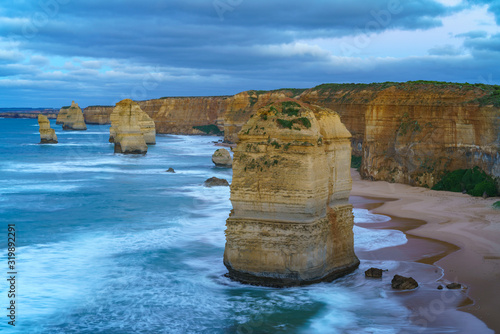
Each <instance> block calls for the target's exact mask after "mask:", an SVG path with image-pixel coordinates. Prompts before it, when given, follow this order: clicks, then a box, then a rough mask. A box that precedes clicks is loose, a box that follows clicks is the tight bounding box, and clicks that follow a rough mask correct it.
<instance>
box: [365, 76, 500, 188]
mask: <svg viewBox="0 0 500 334" xmlns="http://www.w3.org/2000/svg"><path fill="white" fill-rule="evenodd" d="M484 95H485V93H484V92H483V91H482V90H481V89H479V88H476V89H474V88H470V87H469V88H467V89H463V88H460V87H458V86H444V87H429V86H427V87H425V86H421V87H418V89H412V90H409V89H404V87H391V88H388V89H385V90H383V91H381V92H379V93H378V94H377V96H376V97H375V98H374V99H373V100H372V101H371V102H370V105H369V107H368V109H367V112H366V114H365V120H366V130H365V136H364V142H363V162H362V166H361V169H360V172H361V175H362V176H363V177H365V178H370V179H374V180H385V181H389V182H398V183H407V184H411V185H417V186H429V187H432V186H433V185H434V184H435V183H437V182H438V181H439V179H440V177H441V176H442V174H443V171H452V170H456V169H467V168H473V167H474V166H479V167H481V168H482V169H483V170H484V171H486V172H487V173H488V174H489V175H493V176H495V177H500V109H499V108H496V107H494V106H493V105H483V106H481V105H480V104H479V103H478V102H476V99H477V98H481V97H482V96H484Z"/></svg>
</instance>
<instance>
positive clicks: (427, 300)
mask: <svg viewBox="0 0 500 334" xmlns="http://www.w3.org/2000/svg"><path fill="white" fill-rule="evenodd" d="M352 179H353V188H352V192H351V195H352V196H353V198H354V201H356V196H363V197H367V198H373V199H374V200H373V201H372V202H373V203H375V204H370V201H369V200H368V201H366V200H365V201H364V203H361V202H363V201H362V200H358V205H357V206H358V207H360V206H361V207H363V206H364V207H367V208H369V209H371V210H372V212H374V213H380V214H386V215H389V216H391V217H393V218H395V217H399V218H409V219H407V220H404V219H403V220H401V219H399V218H395V220H396V221H397V224H398V225H399V227H400V228H399V229H400V230H402V231H403V232H405V233H406V234H407V235H408V237H409V238H408V244H407V245H405V247H399V248H398V247H396V248H395V249H392V250H387V249H386V250H385V251H384V252H385V254H386V255H387V257H389V258H391V257H392V258H395V259H397V258H398V257H401V258H402V259H403V260H409V259H410V260H414V261H416V262H420V263H426V264H434V265H436V266H438V267H440V268H442V274H443V275H442V277H441V278H440V279H439V280H437V281H436V282H435V283H433V284H434V285H435V286H436V290H435V291H431V290H430V289H427V290H425V289H422V290H421V291H420V292H419V293H420V294H421V296H420V297H418V294H417V293H416V292H415V293H413V296H412V297H410V298H409V300H408V301H407V303H409V304H411V303H414V304H415V310H423V313H422V315H419V316H418V317H415V319H414V322H415V323H417V324H421V325H422V326H425V324H426V323H428V322H436V321H446V319H451V321H453V322H454V323H456V322H457V321H463V326H462V324H461V326H460V327H462V328H464V330H463V332H464V333H467V332H475V333H483V332H485V329H484V328H482V329H481V328H478V327H477V324H475V325H474V326H475V327H471V328H470V329H468V326H469V325H470V324H471V323H473V322H474V321H473V319H472V318H473V317H470V314H472V315H474V316H476V317H477V318H479V319H480V320H481V321H483V322H484V323H485V324H486V325H487V326H488V327H489V328H490V329H492V330H494V331H495V332H498V333H500V311H499V310H500V211H499V210H495V209H493V208H492V204H493V203H494V202H495V201H497V200H498V198H488V199H483V198H477V197H471V196H469V195H465V194H461V193H453V192H444V191H433V190H430V189H427V188H420V187H411V186H408V185H404V184H394V183H388V182H384V181H366V180H361V178H360V176H359V173H358V172H357V171H355V170H354V169H352ZM377 202H378V204H376V203H377ZM398 219H399V221H398ZM415 219H417V220H415ZM418 220H420V221H425V223H422V222H419V221H418ZM380 227H382V228H391V226H385V227H384V226H379V227H378V228H380ZM392 228H394V227H392ZM384 252H379V254H372V256H374V257H375V256H376V257H384ZM365 256H366V255H365ZM362 257H363V256H361V258H362ZM448 282H459V283H461V284H463V285H465V286H466V287H467V288H466V289H465V290H461V291H460V290H459V291H457V290H448V289H446V287H445V288H444V289H443V290H437V286H438V285H439V284H441V285H443V284H446V283H448ZM428 285H429V284H428ZM458 293H460V294H461V295H462V296H464V295H465V296H466V297H467V296H468V297H469V298H470V299H469V298H460V299H459V298H458V297H454V296H458V295H457V294H458ZM424 295H427V296H424ZM412 299H413V301H412ZM453 303H458V304H457V305H459V306H460V307H459V308H458V311H455V310H450V309H448V308H447V307H443V305H445V304H453ZM415 312H416V311H415ZM426 312H427V313H426ZM465 312H467V313H470V314H467V313H465ZM457 314H458V315H457ZM486 332H491V331H486Z"/></svg>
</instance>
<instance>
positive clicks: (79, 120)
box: [57, 101, 87, 130]
mask: <svg viewBox="0 0 500 334" xmlns="http://www.w3.org/2000/svg"><path fill="white" fill-rule="evenodd" d="M61 112H62V115H61V114H60V118H59V116H58V118H57V121H60V122H62V127H63V130H87V126H86V125H85V121H84V119H83V113H82V110H81V109H80V107H79V106H78V104H77V103H75V101H73V102H71V106H70V107H69V108H65V109H61ZM61 112H60V113H61Z"/></svg>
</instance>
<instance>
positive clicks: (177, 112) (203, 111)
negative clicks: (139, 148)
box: [84, 96, 228, 134]
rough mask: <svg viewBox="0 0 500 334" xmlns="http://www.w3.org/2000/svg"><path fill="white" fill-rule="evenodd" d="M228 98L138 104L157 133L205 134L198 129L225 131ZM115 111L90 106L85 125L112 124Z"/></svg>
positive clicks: (168, 99) (150, 101)
mask: <svg viewBox="0 0 500 334" xmlns="http://www.w3.org/2000/svg"><path fill="white" fill-rule="evenodd" d="M227 99H228V96H209V97H166V98H161V99H153V100H146V101H137V103H138V104H139V106H140V107H141V109H142V110H143V111H144V112H145V113H147V114H148V115H149V116H150V117H151V118H152V119H153V120H154V122H155V127H156V133H171V134H205V132H203V130H199V129H195V128H194V127H195V126H198V127H203V126H208V125H214V126H217V127H218V129H219V130H220V131H223V130H224V124H223V118H222V115H223V113H224V111H225V110H226V104H227ZM112 112H113V107H106V106H91V107H87V108H85V110H84V114H85V121H86V122H87V123H92V124H109V123H110V122H111V120H110V115H111V113H112Z"/></svg>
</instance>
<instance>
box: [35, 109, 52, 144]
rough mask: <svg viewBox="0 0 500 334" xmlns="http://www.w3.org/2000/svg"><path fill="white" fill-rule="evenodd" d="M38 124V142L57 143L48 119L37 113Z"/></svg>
mask: <svg viewBox="0 0 500 334" xmlns="http://www.w3.org/2000/svg"><path fill="white" fill-rule="evenodd" d="M38 126H39V131H40V144H57V135H56V131H55V130H54V129H51V128H50V121H49V119H48V118H47V117H46V116H44V115H38Z"/></svg>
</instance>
